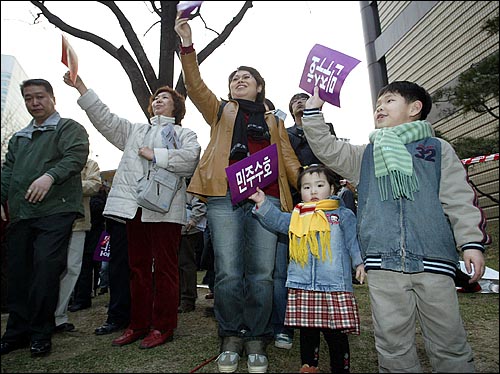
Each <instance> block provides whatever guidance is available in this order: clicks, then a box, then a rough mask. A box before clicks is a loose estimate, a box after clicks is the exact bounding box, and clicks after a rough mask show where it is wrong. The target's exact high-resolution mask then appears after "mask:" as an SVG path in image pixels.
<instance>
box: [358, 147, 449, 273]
mask: <svg viewBox="0 0 500 374" xmlns="http://www.w3.org/2000/svg"><path fill="white" fill-rule="evenodd" d="M441 145H442V143H441V142H440V141H439V140H438V139H437V138H425V139H422V140H419V141H416V142H413V143H409V144H406V149H407V150H408V152H409V153H410V154H411V155H413V168H414V171H415V174H416V175H417V176H418V183H419V190H418V191H417V192H415V194H414V200H413V201H412V200H408V199H404V198H400V199H396V200H395V199H393V198H392V196H391V194H390V193H389V198H388V199H387V200H386V201H381V198H380V194H379V189H378V186H377V180H376V178H375V173H373V170H374V164H373V144H369V145H367V147H366V149H365V152H364V155H363V160H362V162H361V174H360V181H359V185H358V218H359V225H358V234H359V240H360V245H361V248H363V257H364V258H365V264H366V270H372V269H385V270H394V271H402V272H404V273H418V272H422V271H427V272H433V273H441V274H445V275H449V276H452V277H454V276H455V271H456V268H457V264H458V260H459V258H458V253H457V250H456V243H455V239H454V237H453V231H452V229H451V226H450V223H449V220H448V218H447V216H446V214H445V212H444V211H443V206H442V205H441V202H440V199H439V198H440V196H439V186H440V182H441V178H442V176H441V170H442V167H441V161H442V151H441V148H442V147H441ZM389 188H390V187H389ZM377 212H383V214H378V213H377ZM374 218H375V219H374ZM380 233H383V235H380Z"/></svg>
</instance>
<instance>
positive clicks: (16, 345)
mask: <svg viewBox="0 0 500 374" xmlns="http://www.w3.org/2000/svg"><path fill="white" fill-rule="evenodd" d="M0 345H1V347H0V348H1V354H2V355H6V354H7V353H10V352H12V351H15V350H16V349H21V348H26V347H28V346H29V341H25V342H4V341H2V342H1V343H0Z"/></svg>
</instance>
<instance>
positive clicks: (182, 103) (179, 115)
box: [148, 86, 186, 125]
mask: <svg viewBox="0 0 500 374" xmlns="http://www.w3.org/2000/svg"><path fill="white" fill-rule="evenodd" d="M162 92H167V93H169V94H170V96H172V100H173V101H174V111H173V113H172V117H175V123H176V124H177V125H181V122H182V119H183V118H184V116H185V115H186V100H185V99H184V96H182V95H181V94H180V93H178V92H177V91H176V90H174V89H173V88H171V87H169V86H163V87H160V88H158V89H157V90H156V91H155V93H154V94H153V95H151V97H150V98H149V105H148V112H149V116H150V117H153V116H154V113H153V101H154V100H155V97H156V96H158V95H159V94H160V93H162Z"/></svg>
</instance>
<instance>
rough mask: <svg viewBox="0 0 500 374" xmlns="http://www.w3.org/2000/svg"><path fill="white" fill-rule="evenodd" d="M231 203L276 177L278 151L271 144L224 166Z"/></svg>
mask: <svg viewBox="0 0 500 374" xmlns="http://www.w3.org/2000/svg"><path fill="white" fill-rule="evenodd" d="M226 175H227V180H228V182H229V190H230V191H231V202H232V203H233V205H235V204H237V203H239V202H240V201H242V200H245V199H246V198H247V197H248V196H250V195H252V194H253V193H254V192H255V191H257V187H259V188H260V189H262V188H264V187H266V186H267V185H269V184H270V183H272V182H274V181H275V180H276V179H278V151H277V148H276V144H271V145H270V146H269V147H266V148H264V149H262V150H260V151H258V152H255V153H254V154H253V155H250V156H248V157H247V158H244V159H243V160H241V161H238V162H236V163H234V164H232V165H230V166H228V167H227V168H226Z"/></svg>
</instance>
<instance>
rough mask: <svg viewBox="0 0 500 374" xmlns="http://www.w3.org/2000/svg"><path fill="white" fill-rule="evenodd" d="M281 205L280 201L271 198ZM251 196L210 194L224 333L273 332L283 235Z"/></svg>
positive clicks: (217, 313)
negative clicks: (264, 221) (261, 216)
mask: <svg viewBox="0 0 500 374" xmlns="http://www.w3.org/2000/svg"><path fill="white" fill-rule="evenodd" d="M268 198H269V199H271V201H272V202H273V203H274V204H275V205H277V206H279V200H278V199H276V198H273V197H268ZM253 206H254V203H253V202H251V201H250V200H244V201H243V202H241V203H239V204H237V205H235V206H233V205H232V204H231V198H230V195H229V194H227V195H226V196H225V197H216V196H213V197H209V198H208V201H207V218H208V224H209V226H210V233H211V236H212V245H213V248H214V255H215V286H214V288H215V290H214V294H215V299H214V312H215V316H216V318H217V321H218V322H219V336H221V337H227V336H242V337H245V338H250V339H252V338H257V337H272V336H273V330H272V327H271V313H272V305H273V270H274V260H275V253H276V242H277V234H276V233H275V232H272V231H269V230H267V229H265V228H264V227H263V226H262V225H261V224H260V222H259V221H258V219H257V218H256V217H255V216H254V215H253V214H252V208H253Z"/></svg>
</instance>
